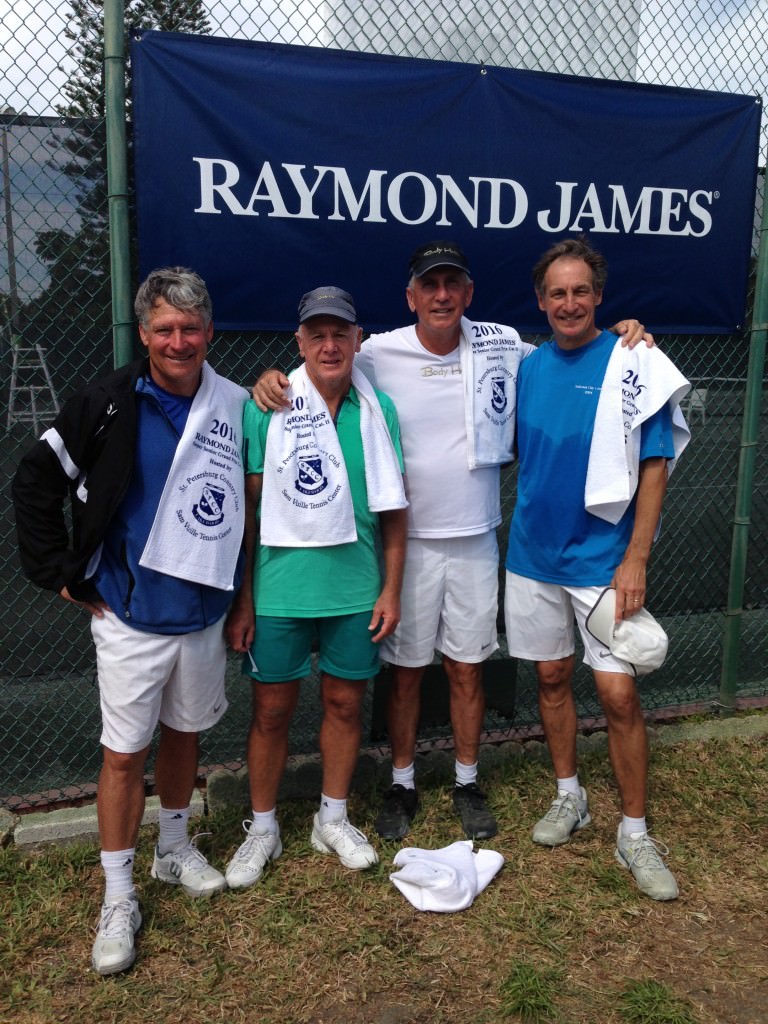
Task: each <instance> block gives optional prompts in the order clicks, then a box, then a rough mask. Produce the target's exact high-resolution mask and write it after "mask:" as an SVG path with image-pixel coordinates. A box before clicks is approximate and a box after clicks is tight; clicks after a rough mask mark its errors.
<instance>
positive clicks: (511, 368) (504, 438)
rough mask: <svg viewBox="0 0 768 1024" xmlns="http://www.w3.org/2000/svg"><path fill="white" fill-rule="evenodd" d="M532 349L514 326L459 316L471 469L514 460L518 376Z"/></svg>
mask: <svg viewBox="0 0 768 1024" xmlns="http://www.w3.org/2000/svg"><path fill="white" fill-rule="evenodd" d="M533 350H534V346H533V345H529V344H528V342H525V341H522V340H521V338H520V335H519V334H518V333H517V331H516V330H515V329H514V328H513V327H506V326H505V325H504V324H495V323H476V322H475V321H472V320H468V319H467V318H466V317H462V318H461V340H460V342H459V359H460V362H461V376H462V381H463V384H464V418H465V422H466V427H467V461H468V463H469V468H470V469H479V468H481V467H483V466H499V465H503V464H504V463H507V462H511V461H512V459H513V458H514V447H515V411H516V409H517V372H518V368H519V366H520V363H521V362H522V361H523V359H525V357H526V356H527V355H529V354H530V353H531V352H533Z"/></svg>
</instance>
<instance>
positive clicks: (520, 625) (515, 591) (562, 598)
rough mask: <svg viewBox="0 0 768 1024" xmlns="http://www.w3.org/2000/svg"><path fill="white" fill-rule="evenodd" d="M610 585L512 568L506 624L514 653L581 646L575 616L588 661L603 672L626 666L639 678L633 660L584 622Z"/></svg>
mask: <svg viewBox="0 0 768 1024" xmlns="http://www.w3.org/2000/svg"><path fill="white" fill-rule="evenodd" d="M603 590H605V587H563V586H560V585H559V584H557V583H542V581H541V580H531V579H528V577H527V576H518V575H517V574H516V573H514V572H508V573H507V580H506V588H505V591H504V624H505V626H506V630H507V647H508V649H509V654H510V656H511V657H513V658H523V659H524V660H525V661H557V660H558V659H560V658H567V657H568V656H569V655H571V654H573V653H574V651H575V650H576V643H575V634H574V629H573V622H574V619H575V620H576V624H577V625H578V627H579V633H580V634H581V639H582V642H583V644H584V663H585V664H586V665H589V666H590V667H591V668H592V669H596V670H597V671H598V672H621V673H622V674H623V675H629V676H632V677H633V678H634V671H633V669H632V666H631V665H629V664H628V663H627V662H626V661H619V659H618V658H614V656H613V655H612V654H611V652H610V651H609V650H608V648H607V647H604V646H603V644H601V643H600V641H599V640H595V638H594V637H593V636H592V634H591V633H590V632H589V631H588V630H587V628H586V626H585V625H584V623H585V622H586V618H587V615H589V613H590V611H591V610H592V607H593V605H594V603H595V601H596V600H597V599H598V597H599V596H600V594H602V592H603Z"/></svg>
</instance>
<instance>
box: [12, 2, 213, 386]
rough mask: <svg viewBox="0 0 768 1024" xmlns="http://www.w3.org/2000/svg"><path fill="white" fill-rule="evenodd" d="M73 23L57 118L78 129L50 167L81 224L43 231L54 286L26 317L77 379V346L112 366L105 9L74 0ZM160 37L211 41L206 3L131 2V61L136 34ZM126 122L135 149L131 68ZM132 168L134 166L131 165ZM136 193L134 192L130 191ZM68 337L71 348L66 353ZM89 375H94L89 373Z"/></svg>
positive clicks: (40, 240) (56, 150)
mask: <svg viewBox="0 0 768 1024" xmlns="http://www.w3.org/2000/svg"><path fill="white" fill-rule="evenodd" d="M70 6H71V8H72V17H71V19H70V21H69V23H68V25H67V27H66V29H65V35H66V37H67V39H68V41H69V43H70V47H69V50H68V54H69V56H70V57H71V58H73V59H74V61H75V66H74V69H73V70H72V72H71V74H70V75H69V77H68V79H67V81H66V82H65V84H64V86H63V87H62V99H61V102H60V103H58V104H57V105H56V111H57V113H58V114H60V115H61V116H62V117H64V118H67V121H68V123H69V124H71V126H72V130H71V132H69V133H67V134H65V135H63V136H61V137H60V138H57V139H56V140H55V142H54V143H53V144H52V146H53V152H52V156H51V162H52V164H53V165H54V166H55V167H56V168H57V169H58V170H60V171H61V172H62V173H63V174H65V175H66V176H67V177H68V178H69V179H70V181H71V182H72V185H73V189H74V190H75V193H76V195H77V217H78V223H77V226H76V228H74V229H73V230H67V229H65V228H56V229H47V230H44V231H41V232H40V233H39V234H38V235H37V238H36V242H35V249H36V252H37V255H38V257H39V258H40V259H41V260H42V262H43V263H44V264H45V265H46V267H47V270H48V273H49V276H50V280H49V284H48V286H47V287H46V289H45V290H44V292H43V294H42V295H41V296H39V297H38V298H37V299H35V300H34V302H33V303H32V304H30V307H29V308H28V309H27V310H26V311H25V312H26V316H25V318H24V319H25V321H26V324H27V327H26V333H27V334H28V337H29V338H30V340H31V341H44V342H46V343H48V346H49V349H50V350H51V351H52V352H54V353H55V352H56V350H57V348H58V349H61V350H65V351H62V352H60V359H59V360H57V359H56V355H55V354H54V359H53V361H54V363H55V362H60V363H61V370H62V371H63V372H65V374H66V372H67V368H68V370H69V372H70V373H71V371H72V369H73V366H72V359H71V357H72V355H73V346H74V347H76V348H79V349H80V350H81V352H82V356H83V358H85V359H86V360H87V362H88V364H90V365H92V361H91V358H90V356H91V354H92V353H93V350H94V346H96V345H98V346H100V347H101V348H102V349H103V352H104V353H105V355H104V358H102V359H100V360H99V361H98V363H99V364H103V363H104V362H105V361H107V362H108V357H109V355H110V353H111V344H110V341H109V337H108V335H109V326H110V323H111V314H110V265H109V232H108V209H107V161H106V122H105V102H104V75H103V67H104V3H103V0H101V2H94V0H70ZM134 29H135V30H141V29H143V30H146V29H161V30H165V31H178V32H189V33H194V34H197V35H205V34H208V33H209V32H210V22H209V20H208V15H207V12H206V9H205V7H204V6H203V4H202V2H201V0H125V31H126V55H128V52H129V48H128V39H129V34H130V32H131V30H134ZM126 85H127V88H126V96H127V102H126V120H127V124H128V133H127V134H128V140H129V145H130V137H131V129H130V124H131V122H130V114H131V101H130V63H129V62H128V63H127V66H126ZM129 168H130V160H129ZM131 191H132V190H131ZM62 334H63V335H64V336H65V338H66V339H67V341H68V344H66V345H61V344H60V341H61V338H62ZM89 375H90V373H89Z"/></svg>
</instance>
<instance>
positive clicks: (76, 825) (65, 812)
mask: <svg viewBox="0 0 768 1024" xmlns="http://www.w3.org/2000/svg"><path fill="white" fill-rule="evenodd" d="M648 735H649V739H650V742H651V745H654V744H658V745H662V746H673V745H675V744H678V743H701V742H708V741H710V740H715V739H728V738H732V737H741V738H744V739H752V738H754V737H760V736H768V715H759V714H758V715H749V716H746V717H732V718H722V719H718V720H712V721H696V722H681V723H676V724H672V725H661V726H658V725H652V726H649V728H648ZM577 742H578V750H579V752H580V753H586V752H588V751H599V750H602V749H605V748H606V747H607V736H606V733H605V731H604V730H600V731H596V732H593V733H591V734H590V735H583V734H579V736H578V739H577ZM524 757H527V758H531V759H532V760H537V761H545V762H546V761H548V760H549V752H548V750H547V746H546V744H545V743H544V742H543V741H541V740H538V739H531V740H526V741H524V742H520V741H519V740H505V741H503V742H501V743H498V744H485V745H484V746H483V747H482V748H481V750H480V766H481V769H482V770H488V769H490V768H493V767H494V766H496V765H497V764H500V763H501V762H503V761H507V760H512V759H515V758H524ZM388 765H389V762H388V759H387V758H385V757H382V756H380V755H379V756H377V755H375V754H373V753H371V752H370V751H363V752H361V756H360V760H359V763H358V767H357V770H356V772H355V777H354V786H355V788H357V789H360V788H365V787H367V786H370V785H373V784H375V783H376V782H377V781H378V779H379V777H380V776H381V775H382V774H384V773H385V772H388ZM418 771H419V777H420V778H423V779H431V780H432V781H434V782H440V781H448V780H450V779H451V778H452V777H453V751H452V750H451V749H435V750H431V751H429V753H426V754H419V755H418ZM320 779H321V771H320V759H319V755H318V754H311V755H306V756H303V757H295V758H290V759H289V765H288V770H287V771H286V773H285V777H284V779H283V782H282V784H281V787H280V793H279V799H280V800H281V801H282V800H291V799H300V798H307V797H309V798H312V797H314V796H316V795H317V794H318V793H319V791H320ZM249 803H250V801H249V799H248V772H247V769H246V768H240V769H239V770H237V771H233V770H231V769H227V768H219V769H215V770H214V771H212V772H211V774H210V775H209V776H208V779H207V782H206V791H205V793H203V791H202V790H200V789H196V790H195V791H194V793H193V795H192V802H191V807H192V817H193V818H194V817H200V816H202V815H204V814H205V813H206V812H208V813H210V814H211V815H215V814H216V813H218V812H220V811H223V810H224V809H226V808H230V807H243V808H247V807H248V806H249ZM159 811H160V800H159V798H158V797H156V796H153V797H148V798H147V801H146V806H145V810H144V816H143V818H142V822H141V823H142V825H152V824H157V821H158V818H159ZM97 838H98V824H97V820H96V804H95V802H93V803H89V804H85V805H83V806H80V807H67V808H61V809H58V810H53V811H34V812H31V813H29V814H21V815H15V814H12V813H11V812H10V811H7V810H5V809H3V808H0V845H3V846H5V845H9V844H10V843H14V844H15V845H16V846H22V847H27V848H31V847H35V846H40V845H43V844H46V843H67V842H73V841H76V840H90V839H97Z"/></svg>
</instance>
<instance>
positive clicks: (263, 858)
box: [224, 820, 283, 889]
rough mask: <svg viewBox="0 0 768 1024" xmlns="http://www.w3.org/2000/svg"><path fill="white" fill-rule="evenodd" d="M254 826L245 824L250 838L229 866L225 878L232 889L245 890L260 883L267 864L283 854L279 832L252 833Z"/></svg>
mask: <svg viewBox="0 0 768 1024" xmlns="http://www.w3.org/2000/svg"><path fill="white" fill-rule="evenodd" d="M252 825H253V822H252V821H248V820H246V821H244V822H243V828H244V829H245V831H246V834H247V837H248V838H247V839H246V840H245V842H244V843H242V845H241V846H240V848H239V849H238V850H237V852H236V853H235V855H234V857H233V858H232V860H231V861H230V862H229V864H227V870H226V873H225V875H224V877H225V878H226V880H227V885H228V886H229V888H230V889H245V888H247V887H248V886H249V885H253V883H254V882H258V880H259V879H260V878H261V876H262V875H263V874H264V868H265V867H266V866H267V864H268V863H269V862H270V861H271V860H277V858H278V857H279V856H280V854H281V853H282V852H283V844H282V842H281V841H280V834H279V833H278V832H262V833H258V832H251V826H252Z"/></svg>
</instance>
